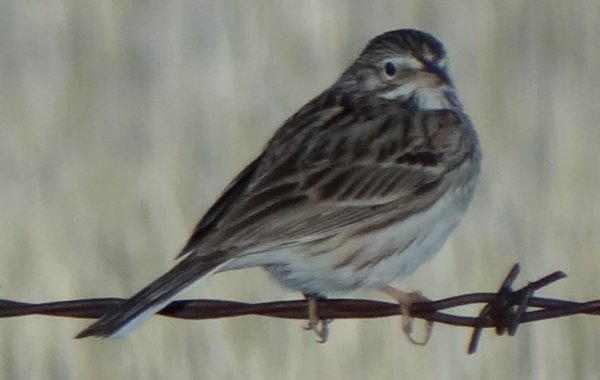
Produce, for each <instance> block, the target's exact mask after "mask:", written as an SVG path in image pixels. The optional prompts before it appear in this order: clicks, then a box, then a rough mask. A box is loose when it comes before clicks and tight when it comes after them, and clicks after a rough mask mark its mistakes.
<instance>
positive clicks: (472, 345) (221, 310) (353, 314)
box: [0, 264, 600, 354]
mask: <svg viewBox="0 0 600 380" xmlns="http://www.w3.org/2000/svg"><path fill="white" fill-rule="evenodd" d="M519 271H520V268H519V264H515V265H514V266H513V268H512V269H511V271H510V272H509V274H508V275H507V276H506V278H505V279H504V281H503V282H502V285H501V286H500V287H499V289H498V291H497V292H496V293H470V294H464V295H460V296H455V297H450V298H445V299H441V300H438V301H430V302H420V303H415V304H412V305H411V306H410V315H411V317H413V318H417V319H423V320H426V321H429V322H437V323H443V324H447V325H452V326H463V327H472V328H473V333H472V335H471V339H470V342H469V346H468V350H467V352H468V353H469V354H472V353H474V352H475V351H476V350H477V345H478V343H479V339H480V336H481V332H482V331H483V329H485V328H493V329H495V331H496V334H498V335H503V334H504V333H508V335H510V336H512V335H514V334H515V333H516V332H517V329H518V327H519V325H520V324H521V323H530V322H535V321H541V320H545V319H552V318H560V317H565V316H569V315H575V314H592V315H599V314H600V300H593V301H588V302H573V301H565V300H558V299H551V298H541V297H534V296H533V294H534V293H535V292H536V291H537V290H539V289H541V288H543V287H545V286H548V285H550V284H551V283H553V282H555V281H558V280H560V279H563V278H565V277H566V275H565V274H564V273H563V272H561V271H556V272H553V273H551V274H549V275H547V276H544V277H542V278H541V279H539V280H537V281H534V282H530V283H528V284H527V285H525V286H524V287H522V288H520V289H518V290H513V289H512V284H513V282H514V280H515V279H516V277H517V275H518V273H519ZM123 301H124V299H122V298H92V299H83V300H72V301H57V302H45V303H25V302H17V301H10V300H4V299H0V318H9V317H19V316H26V315H46V316H55V317H70V318H99V317H101V316H102V315H103V314H105V313H106V312H108V311H109V310H110V309H111V308H113V307H116V306H117V305H118V304H119V303H121V302H123ZM471 304H485V306H484V307H483V308H482V310H481V312H480V313H479V315H478V316H476V317H470V316H463V315H456V314H449V313H443V312H441V310H446V309H452V308H455V307H459V306H465V305H471ZM307 308H308V304H307V301H306V300H298V301H278V302H264V303H253V304H252V303H244V302H236V301H223V300H182V301H173V302H171V303H170V304H169V305H168V306H166V307H165V308H164V309H162V310H161V311H159V312H158V313H157V314H160V315H163V316H168V317H172V318H179V319H195V320H201V319H216V318H229V317H238V316H244V315H260V316H267V317H274V318H287V319H307V310H308V309H307ZM529 308H536V309H535V310H529ZM318 314H319V318H321V319H323V320H331V319H362V318H381V317H390V316H395V315H399V314H401V311H400V308H399V306H398V304H396V303H389V302H382V301H373V300H364V299H324V300H319V301H318Z"/></svg>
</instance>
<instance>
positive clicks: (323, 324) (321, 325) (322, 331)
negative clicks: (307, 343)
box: [304, 294, 331, 343]
mask: <svg viewBox="0 0 600 380" xmlns="http://www.w3.org/2000/svg"><path fill="white" fill-rule="evenodd" d="M304 298H306V300H307V301H308V325H307V326H306V327H304V329H305V330H312V331H314V332H315V334H317V336H318V337H319V340H318V341H317V342H319V343H325V342H327V337H328V335H329V326H328V325H329V323H330V322H331V321H330V320H326V319H320V318H319V316H318V315H317V301H318V300H319V299H325V298H324V297H318V296H315V295H311V294H304Z"/></svg>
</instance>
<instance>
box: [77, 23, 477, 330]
mask: <svg viewBox="0 0 600 380" xmlns="http://www.w3.org/2000/svg"><path fill="white" fill-rule="evenodd" d="M481 157H482V154H481V149H480V143H479V138H478V135H477V132H476V130H475V128H474V125H473V123H472V122H471V120H470V118H469V116H468V115H467V114H466V113H465V111H464V108H463V105H462V103H461V102H460V100H459V98H458V96H457V92H456V88H455V86H454V84H453V82H452V80H451V78H450V76H449V74H448V68H447V53H446V49H445V48H444V45H443V44H442V43H441V42H440V41H439V40H438V39H437V38H436V37H434V36H433V35H431V34H429V33H426V32H423V31H420V30H415V29H399V30H392V31H388V32H385V33H383V34H380V35H378V36H376V37H374V38H373V39H371V40H370V41H369V42H368V43H367V45H366V47H365V48H364V49H363V50H362V52H361V53H360V54H359V56H358V58H357V59H356V60H355V61H354V62H352V63H351V64H350V65H349V67H348V68H347V69H346V70H344V71H343V72H342V74H341V76H340V77H339V78H338V80H337V81H335V82H334V83H333V84H332V85H331V86H330V87H329V88H327V89H326V90H324V91H323V92H322V93H321V94H320V95H318V96H317V97H315V98H314V99H312V100H311V101H309V102H308V103H307V104H306V105H304V106H303V107H302V108H300V110H299V111H297V112H296V113H295V114H293V115H292V116H291V117H290V118H289V119H287V120H286V121H285V122H284V123H283V125H282V126H281V127H280V128H279V129H277V130H276V131H275V133H274V135H273V136H272V137H271V139H270V140H269V141H268V142H267V144H266V145H265V147H264V150H263V151H262V152H261V153H260V154H259V155H258V157H256V158H255V159H254V160H253V161H252V162H251V163H250V164H248V165H247V166H246V167H245V168H244V169H243V170H242V171H241V172H240V173H239V174H238V175H237V176H236V177H235V178H234V179H233V180H232V181H231V183H230V184H229V185H228V186H227V187H226V188H225V190H224V191H223V192H222V194H221V195H220V197H219V198H218V200H217V201H216V202H215V203H214V204H213V205H212V206H211V207H210V208H209V209H208V211H207V212H206V213H205V215H204V216H203V217H202V218H201V219H200V221H199V223H198V224H197V225H196V227H195V229H194V230H193V232H192V234H191V236H190V238H189V240H188V241H187V243H186V244H185V245H184V247H183V249H182V250H181V251H180V253H179V255H178V256H177V259H178V260H179V261H178V262H177V263H176V264H175V265H174V266H173V267H172V269H170V270H169V271H167V272H166V273H165V274H164V275H162V276H161V277H159V278H158V279H156V280H155V281H153V282H152V283H150V284H149V285H147V286H146V287H145V288H143V289H142V290H140V291H139V292H137V293H136V294H134V295H133V296H132V297H131V298H128V299H126V300H124V301H123V302H121V303H120V304H118V305H117V306H115V307H114V308H112V309H111V310H109V311H108V312H107V313H106V314H104V315H103V316H101V317H100V318H99V319H98V320H97V321H95V322H94V323H93V324H91V325H90V326H88V327H87V328H85V329H84V330H82V331H81V332H80V333H79V334H78V335H77V336H76V338H83V337H90V336H94V337H119V336H124V335H126V334H127V333H129V332H130V331H131V330H132V329H133V328H135V327H136V326H137V325H138V324H140V323H141V322H142V321H144V320H146V319H148V318H149V317H151V316H152V315H153V314H155V313H156V312H158V311H159V310H161V309H162V308H163V307H165V306H166V305H167V304H168V303H169V302H170V301H171V300H172V299H173V298H174V297H175V296H176V295H177V293H179V292H180V291H182V290H183V289H184V288H187V287H188V286H190V285H191V284H193V283H195V282H197V281H198V280H200V279H202V278H206V277H207V276H208V275H210V274H213V273H217V272H222V271H228V270H234V269H241V268H248V267H262V268H264V269H266V271H267V272H268V273H269V274H270V275H271V277H272V278H273V279H274V280H275V282H277V283H279V284H281V285H283V286H284V287H287V288H290V289H292V290H295V291H299V292H301V293H302V294H304V296H305V297H306V298H307V300H308V310H307V317H308V320H309V324H308V326H307V329H311V330H314V331H315V333H317V335H318V336H319V337H320V338H321V339H322V341H325V340H326V339H327V332H328V329H327V321H322V320H320V319H319V318H318V314H317V311H316V302H317V300H319V299H321V298H325V297H328V296H332V295H338V294H346V293H349V292H351V291H354V290H358V289H374V290H381V291H383V292H385V293H386V294H388V295H390V296H392V297H393V298H394V299H395V300H396V301H397V302H398V303H399V304H400V306H401V308H402V311H403V314H405V315H407V314H408V309H409V306H410V304H411V303H414V302H418V301H419V300H422V299H423V298H424V297H422V296H420V293H417V292H413V293H405V292H402V291H401V290H399V289H396V288H394V287H392V286H391V285H390V283H391V282H392V281H394V280H395V279H397V278H403V277H406V276H407V275H409V274H411V273H413V272H414V271H415V270H416V269H417V267H419V266H420V265H421V264H422V263H424V262H425V261H427V260H428V259H429V258H431V257H432V256H433V255H434V254H435V253H436V252H438V251H439V250H440V249H441V247H442V245H443V244H444V242H445V241H446V239H447V238H448V236H449V235H450V234H451V232H452V231H453V230H454V229H455V228H456V226H457V225H458V224H459V222H460V221H461V219H462V218H463V215H464V214H465V213H466V211H467V209H468V207H469V204H470V203H471V200H472V197H473V194H474V191H475V188H476V184H477V182H478V178H479V173H480V166H481ZM405 327H406V326H405Z"/></svg>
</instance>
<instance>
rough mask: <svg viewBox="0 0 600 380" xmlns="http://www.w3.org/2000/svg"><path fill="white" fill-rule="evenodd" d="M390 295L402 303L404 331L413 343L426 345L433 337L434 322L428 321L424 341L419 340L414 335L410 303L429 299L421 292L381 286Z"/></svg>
mask: <svg viewBox="0 0 600 380" xmlns="http://www.w3.org/2000/svg"><path fill="white" fill-rule="evenodd" d="M381 291H383V292H384V293H385V294H387V295H388V296H390V297H392V298H393V299H395V300H396V301H397V302H398V304H399V305H400V312H401V313H402V331H404V334H405V335H406V337H407V338H408V340H409V341H410V342H411V343H414V344H418V345H420V346H424V345H426V344H427V342H428V341H429V338H431V331H432V329H433V322H431V321H427V325H426V327H425V338H424V339H423V340H422V341H417V340H415V339H414V338H413V336H412V318H411V316H410V305H412V304H413V303H419V302H426V301H429V300H428V299H427V298H425V297H424V296H423V295H422V294H421V292H410V293H407V292H403V291H401V290H399V289H396V288H394V287H392V286H389V285H388V286H384V287H383V288H381Z"/></svg>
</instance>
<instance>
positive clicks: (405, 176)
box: [199, 110, 476, 252]
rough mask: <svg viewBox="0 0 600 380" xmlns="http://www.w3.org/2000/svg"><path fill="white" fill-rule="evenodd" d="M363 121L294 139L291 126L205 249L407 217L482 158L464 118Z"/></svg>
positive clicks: (319, 234)
mask: <svg viewBox="0 0 600 380" xmlns="http://www.w3.org/2000/svg"><path fill="white" fill-rule="evenodd" d="M359 115H361V117H362V119H360V120H359V121H358V123H357V122H356V120H354V122H352V123H350V124H347V125H345V124H344V122H343V121H344V118H343V117H341V118H340V115H339V114H334V113H331V114H329V115H328V118H329V119H332V118H336V119H337V120H336V122H335V123H334V122H331V120H326V122H323V123H319V125H322V126H323V128H313V129H310V128H305V129H300V130H297V132H298V133H296V134H294V133H290V131H289V129H290V128H287V129H286V128H285V126H284V128H282V130H281V131H282V132H280V133H278V134H276V135H275V136H274V138H273V140H271V142H270V143H269V145H268V146H267V149H266V150H265V153H264V155H263V157H261V160H260V163H259V164H258V166H257V167H256V168H255V169H254V174H253V178H252V180H251V183H249V184H247V185H246V188H245V191H244V192H240V193H239V195H238V196H237V197H236V199H235V200H234V201H233V202H234V203H236V204H235V205H234V206H233V207H232V208H230V209H229V210H228V211H227V212H226V214H224V215H223V216H222V218H221V219H220V220H219V222H218V223H217V224H215V227H214V231H213V232H214V233H213V234H212V235H213V236H211V237H212V239H207V245H206V246H205V247H202V245H201V246H200V247H199V248H200V250H202V251H205V252H206V251H211V250H213V249H220V250H224V251H237V252H258V251H264V250H269V249H273V248H277V247H282V246H288V245H294V244H302V243H304V242H307V241H314V240H318V239H322V238H324V237H327V236H331V235H334V234H336V233H339V232H340V231H341V230H343V229H345V228H348V227H351V226H357V225H361V224H364V223H367V225H368V224H369V223H368V222H369V221H380V220H381V218H385V217H386V216H387V217H389V216H390V215H393V216H394V219H396V220H401V219H403V218H406V217H408V216H410V215H412V214H414V213H418V212H419V211H421V210H423V209H426V208H428V207H429V206H431V205H432V204H433V203H435V202H436V201H437V200H438V199H439V198H440V197H441V196H442V195H443V194H444V193H445V192H446V191H447V189H448V188H450V187H451V186H452V185H453V183H452V182H453V181H455V180H456V178H454V177H453V176H452V172H453V170H454V169H457V168H458V167H459V166H460V165H461V164H462V163H463V162H464V161H465V160H466V159H467V158H468V157H469V156H472V155H473V154H475V149H476V148H475V147H476V142H475V141H474V139H475V137H473V136H474V135H473V134H472V133H470V132H471V131H470V128H471V126H470V124H469V121H468V119H467V118H466V117H465V116H464V115H462V114H460V113H457V112H454V111H447V110H442V111H431V112H426V113H421V114H416V115H415V114H414V112H396V113H395V114H393V115H390V114H389V113H387V114H386V113H385V112H384V113H382V114H381V116H378V115H372V114H369V113H366V112H360V113H359ZM327 121H329V122H327ZM290 122H293V119H292V120H291V121H290ZM303 131H305V132H304V133H302V132H303ZM310 133H313V135H309V134H310ZM306 142H311V144H310V145H309V144H307V143H306ZM234 187H235V186H234ZM202 248H207V249H202Z"/></svg>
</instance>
